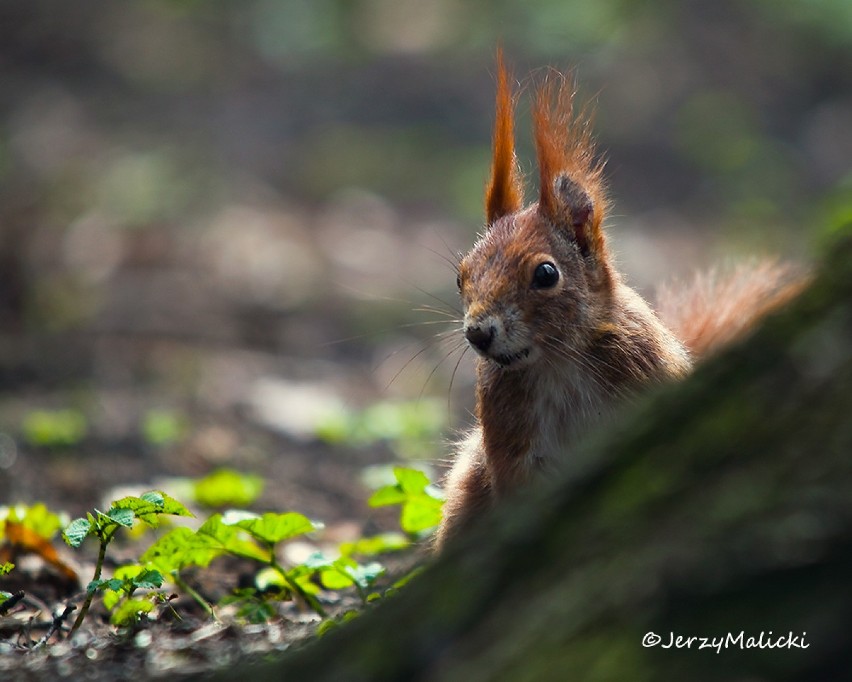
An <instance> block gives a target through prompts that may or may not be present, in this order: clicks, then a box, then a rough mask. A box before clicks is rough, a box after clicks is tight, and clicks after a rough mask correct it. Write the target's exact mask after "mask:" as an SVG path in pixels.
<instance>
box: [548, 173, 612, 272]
mask: <svg viewBox="0 0 852 682" xmlns="http://www.w3.org/2000/svg"><path fill="white" fill-rule="evenodd" d="M552 196H553V198H554V199H555V202H554V203H555V208H556V211H555V213H556V215H551V216H550V218H551V219H554V218H555V219H556V222H558V223H560V224H566V225H567V226H568V227H569V228H570V229H571V230H572V231H573V233H574V240H575V241H576V242H577V246H579V247H580V253H581V254H583V255H584V256H587V255H588V254H589V253H590V251H591V248H592V242H593V240H594V237H595V232H596V231H597V232H600V221H595V204H594V202H593V201H592V198H591V197H590V196H589V194H588V193H587V192H586V190H584V189H583V187H582V186H581V185H580V184H579V183H578V182H576V181H574V180H572V179H571V178H570V177H569V176H567V175H557V176H556V178H555V179H554V181H553V190H552ZM596 223H597V224H596Z"/></svg>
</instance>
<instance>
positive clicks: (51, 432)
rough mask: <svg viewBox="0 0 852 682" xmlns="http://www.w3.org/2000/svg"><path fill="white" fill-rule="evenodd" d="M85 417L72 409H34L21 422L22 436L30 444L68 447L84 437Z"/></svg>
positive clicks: (85, 428) (86, 427)
mask: <svg viewBox="0 0 852 682" xmlns="http://www.w3.org/2000/svg"><path fill="white" fill-rule="evenodd" d="M87 430H88V426H87V422H86V417H85V416H84V415H83V414H82V413H81V412H79V411H77V410H73V409H65V410H35V411H33V412H30V413H29V414H28V415H27V417H26V419H25V420H24V423H23V432H24V438H25V439H26V441H27V442H28V443H30V444H31V445H38V446H42V447H70V446H72V445H77V444H78V443H80V441H82V440H83V438H85V437H86V432H87Z"/></svg>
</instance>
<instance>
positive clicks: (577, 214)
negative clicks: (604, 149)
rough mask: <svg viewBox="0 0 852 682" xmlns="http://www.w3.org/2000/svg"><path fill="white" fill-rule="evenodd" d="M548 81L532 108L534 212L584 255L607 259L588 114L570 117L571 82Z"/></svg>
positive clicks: (599, 166) (603, 209) (602, 193)
mask: <svg viewBox="0 0 852 682" xmlns="http://www.w3.org/2000/svg"><path fill="white" fill-rule="evenodd" d="M556 80H557V82H556V83H555V84H554V80H553V79H551V80H548V81H546V82H545V83H544V84H543V85H542V86H541V87H540V88H539V89H538V92H537V95H536V99H535V103H534V106H533V123H534V127H535V146H536V154H537V156H538V168H539V175H540V196H539V202H538V210H539V213H541V214H542V215H543V216H545V217H546V218H548V219H549V220H550V221H551V222H553V223H555V224H556V225H558V226H561V227H564V228H565V229H567V230H569V231H570V234H571V236H572V238H573V239H574V240H575V241H576V243H577V245H578V246H579V247H580V252H581V253H583V255H589V254H592V255H594V256H596V257H597V258H598V259H599V260H604V259H605V255H606V254H605V246H604V236H603V228H602V223H603V217H604V214H605V212H606V198H605V190H604V184H603V177H602V176H603V163H601V162H600V161H598V160H596V158H595V147H594V142H593V140H592V134H591V125H590V124H591V116H590V115H589V114H588V113H587V112H586V111H583V112H580V114H579V115H577V114H575V113H574V87H573V85H574V82H573V79H569V78H567V77H565V76H562V75H558V79H556Z"/></svg>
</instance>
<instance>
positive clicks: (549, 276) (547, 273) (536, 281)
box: [532, 262, 559, 289]
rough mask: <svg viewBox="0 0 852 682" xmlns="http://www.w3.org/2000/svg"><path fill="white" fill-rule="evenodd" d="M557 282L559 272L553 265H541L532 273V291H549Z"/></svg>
mask: <svg viewBox="0 0 852 682" xmlns="http://www.w3.org/2000/svg"><path fill="white" fill-rule="evenodd" d="M558 281H559V270H557V269H556V266H555V265H554V264H553V263H547V262H545V263H541V264H539V266H538V267H537V268H536V269H535V272H533V281H532V285H533V288H534V289H549V288H550V287H552V286H555V285H556V283H557V282H558Z"/></svg>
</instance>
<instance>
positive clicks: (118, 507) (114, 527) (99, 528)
mask: <svg viewBox="0 0 852 682" xmlns="http://www.w3.org/2000/svg"><path fill="white" fill-rule="evenodd" d="M162 514H172V515H175V516H192V514H191V513H190V512H189V510H187V508H186V507H184V506H183V505H182V504H181V503H180V502H178V501H177V500H175V499H173V498H171V497H169V496H168V495H166V494H165V493H163V492H160V491H157V490H152V491H150V492H147V493H143V494H142V495H140V496H139V497H133V496H130V497H123V498H122V499H120V500H116V501H115V502H113V503H112V505H111V506H110V508H109V510H108V511H106V512H101V511H98V510H97V509H95V510H94V513H91V512H90V513H89V514H87V515H86V518H79V519H74V520H73V521H72V522H71V523H70V524H69V525H68V527H67V528H66V529H65V530H64V531H63V532H62V537H63V538H64V539H65V542H67V543H68V544H69V545H70V546H71V547H79V546H80V545H81V544H83V541H84V540H85V539H86V538H87V537H89V536H93V537H95V538H97V540H98V542H99V543H100V547H99V550H98V559H97V562H96V564H95V573H94V577H93V578H92V581H91V582H90V583H89V587H88V588H87V590H86V599H85V601H84V602H83V607H82V608H81V609H80V613H79V615H78V616H77V619H76V620H75V621H74V625H73V626H72V627H71V632H74V631H75V630H77V628H79V627H80V625H81V624H82V623H83V620H84V619H85V618H86V614H88V612H89V608H90V607H91V605H92V600H93V599H94V596H95V593H96V592H97V591H98V589H99V588H101V587H103V583H102V581H101V571H102V570H103V565H104V558H105V557H106V550H107V547H108V546H109V544H110V542H112V540H113V538H114V537H115V534H116V533H117V532H118V531H119V529H121V528H131V527H132V526H133V524H134V523H135V522H136V521H137V520H139V521H141V522H142V523H144V524H145V525H147V526H149V527H151V528H156V527H157V526H158V525H159V517H160V516H161V515H162Z"/></svg>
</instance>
